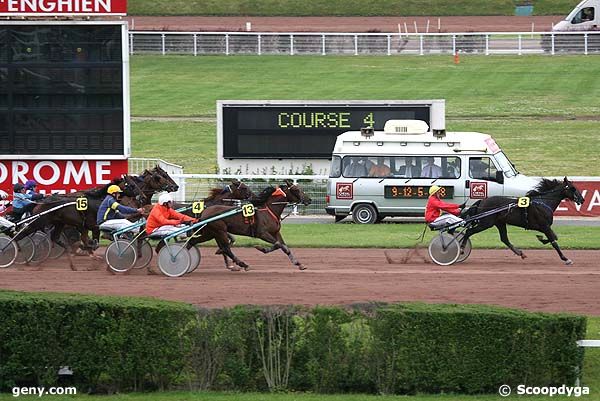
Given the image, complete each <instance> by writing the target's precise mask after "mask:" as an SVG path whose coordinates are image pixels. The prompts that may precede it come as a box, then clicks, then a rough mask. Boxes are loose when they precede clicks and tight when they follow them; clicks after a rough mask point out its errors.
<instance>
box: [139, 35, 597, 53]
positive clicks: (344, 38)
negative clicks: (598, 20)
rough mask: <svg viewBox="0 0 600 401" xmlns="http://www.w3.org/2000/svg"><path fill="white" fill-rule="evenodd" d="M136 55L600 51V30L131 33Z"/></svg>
mask: <svg viewBox="0 0 600 401" xmlns="http://www.w3.org/2000/svg"><path fill="white" fill-rule="evenodd" d="M129 39H130V52H131V54H162V55H168V54H187V55H194V56H199V55H219V54H220V55H291V56H293V55H323V56H325V55H388V56H391V55H429V54H456V53H468V54H481V55H494V54H513V55H515V54H517V55H525V54H548V55H554V54H561V53H562V54H564V53H569V54H590V53H596V54H598V53H600V32H563V33H554V32H501V33H500V32H483V33H473V32H465V33H403V34H397V33H332V32H286V33H281V32H277V33H274V32H262V33H257V32H156V31H131V32H129Z"/></svg>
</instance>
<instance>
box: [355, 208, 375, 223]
mask: <svg viewBox="0 0 600 401" xmlns="http://www.w3.org/2000/svg"><path fill="white" fill-rule="evenodd" d="M352 220H353V221H354V222H355V223H356V224H373V223H375V222H376V221H377V210H376V209H375V207H374V206H373V205H369V204H368V203H361V204H360V205H357V206H356V207H354V209H352Z"/></svg>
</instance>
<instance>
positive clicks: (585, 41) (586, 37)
mask: <svg viewBox="0 0 600 401" xmlns="http://www.w3.org/2000/svg"><path fill="white" fill-rule="evenodd" d="M583 44H584V47H583V54H585V55H586V56H587V54H588V34H587V33H584V34H583Z"/></svg>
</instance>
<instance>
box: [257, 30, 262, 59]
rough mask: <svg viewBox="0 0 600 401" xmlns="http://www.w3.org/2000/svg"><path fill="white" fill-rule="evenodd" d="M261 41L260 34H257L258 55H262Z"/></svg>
mask: <svg viewBox="0 0 600 401" xmlns="http://www.w3.org/2000/svg"><path fill="white" fill-rule="evenodd" d="M261 41H262V35H261V34H258V55H259V56H260V55H262V45H261Z"/></svg>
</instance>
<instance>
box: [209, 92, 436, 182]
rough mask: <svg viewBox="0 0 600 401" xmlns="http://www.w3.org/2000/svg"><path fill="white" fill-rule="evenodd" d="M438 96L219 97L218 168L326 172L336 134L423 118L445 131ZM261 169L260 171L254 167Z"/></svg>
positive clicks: (242, 171) (233, 170) (278, 171)
mask: <svg viewBox="0 0 600 401" xmlns="http://www.w3.org/2000/svg"><path fill="white" fill-rule="evenodd" d="M444 113H445V102H444V101H443V100H415V101H411V100H310V101H309V100H220V101H218V102H217V134H218V135H217V155H218V162H219V167H220V168H221V170H222V171H223V170H224V169H227V170H228V171H229V172H231V173H234V172H240V173H255V172H257V173H258V172H260V173H262V174H265V170H267V171H268V172H277V173H278V174H280V173H286V174H289V173H290V172H293V173H300V172H301V171H298V168H300V167H303V168H305V167H306V166H311V168H310V170H312V171H313V172H314V173H315V174H327V171H328V164H329V160H330V159H331V153H332V151H333V147H334V145H335V141H336V139H337V136H338V135H340V134H342V133H344V132H346V131H358V130H360V129H361V128H364V127H371V128H374V129H375V130H383V127H384V125H385V123H386V122H387V121H388V120H422V121H425V122H426V123H427V124H428V125H429V126H430V127H432V128H434V129H444V128H445V127H444V125H445V119H444ZM259 170H262V171H259Z"/></svg>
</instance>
